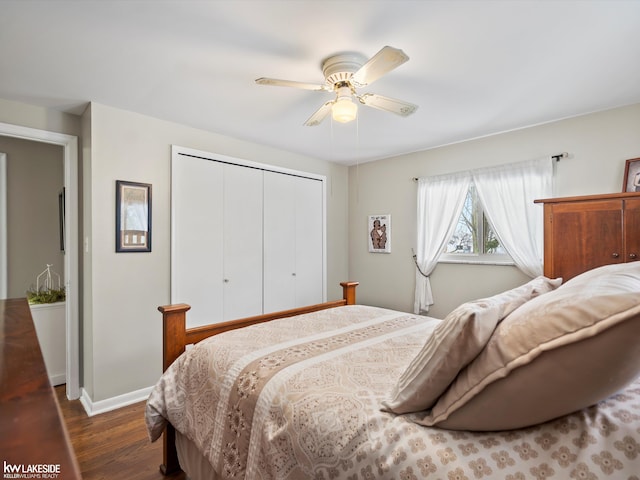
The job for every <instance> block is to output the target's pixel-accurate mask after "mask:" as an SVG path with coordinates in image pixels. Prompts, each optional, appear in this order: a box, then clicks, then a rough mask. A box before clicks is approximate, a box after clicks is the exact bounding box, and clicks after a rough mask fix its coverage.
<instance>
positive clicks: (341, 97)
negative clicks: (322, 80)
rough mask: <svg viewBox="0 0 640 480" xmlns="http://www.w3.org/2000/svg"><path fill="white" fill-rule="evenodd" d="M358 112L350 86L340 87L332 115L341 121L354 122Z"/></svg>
mask: <svg viewBox="0 0 640 480" xmlns="http://www.w3.org/2000/svg"><path fill="white" fill-rule="evenodd" d="M357 114H358V106H357V105H356V104H355V103H354V102H353V99H352V97H351V89H350V88H349V87H346V86H345V87H339V88H338V97H337V98H336V101H335V102H334V104H333V106H332V107H331V117H332V118H333V119H334V120H335V121H336V122H340V123H348V122H352V121H353V120H355V119H356V115H357Z"/></svg>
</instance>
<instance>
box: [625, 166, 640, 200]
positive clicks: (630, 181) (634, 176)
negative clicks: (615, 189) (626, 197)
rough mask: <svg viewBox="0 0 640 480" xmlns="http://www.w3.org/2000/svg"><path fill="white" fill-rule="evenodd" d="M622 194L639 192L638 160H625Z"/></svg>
mask: <svg viewBox="0 0 640 480" xmlns="http://www.w3.org/2000/svg"><path fill="white" fill-rule="evenodd" d="M622 191H623V192H640V158H632V159H631V160H627V164H626V165H625V167H624V183H623V184H622Z"/></svg>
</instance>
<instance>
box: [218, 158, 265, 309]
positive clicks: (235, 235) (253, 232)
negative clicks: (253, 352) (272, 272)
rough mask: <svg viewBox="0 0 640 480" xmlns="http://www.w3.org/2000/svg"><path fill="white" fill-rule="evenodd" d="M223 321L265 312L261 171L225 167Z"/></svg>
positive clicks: (234, 166)
mask: <svg viewBox="0 0 640 480" xmlns="http://www.w3.org/2000/svg"><path fill="white" fill-rule="evenodd" d="M223 216H224V225H223V229H222V230H223V237H224V240H223V245H222V250H223V252H224V258H223V278H222V282H223V289H224V307H223V309H224V312H223V317H224V320H225V321H226V320H233V319H237V318H243V317H249V316H253V315H260V314H261V313H262V170H258V169H255V168H246V167H241V166H237V165H225V166H224V214H223Z"/></svg>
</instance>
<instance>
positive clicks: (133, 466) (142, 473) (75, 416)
mask: <svg viewBox="0 0 640 480" xmlns="http://www.w3.org/2000/svg"><path fill="white" fill-rule="evenodd" d="M55 390H56V395H57V397H58V402H59V403H60V409H61V410H62V414H63V416H64V419H65V423H66V425H67V430H68V431H69V436H70V437H71V443H73V448H74V450H75V454H76V457H77V459H78V464H79V465H80V470H81V472H82V478H83V479H84V480H102V479H104V480H107V479H109V480H111V479H114V478H126V479H128V480H167V479H171V480H184V479H185V476H184V474H179V475H175V476H171V477H165V476H163V475H162V474H161V473H160V471H159V470H158V466H159V465H160V463H161V461H162V441H161V440H158V441H157V442H155V443H151V442H150V441H149V438H148V437H147V430H146V427H145V424H144V407H145V403H144V402H141V403H136V404H134V405H130V406H128V407H124V408H120V409H118V410H114V411H112V412H107V413H102V414H100V415H95V416H93V417H89V416H87V414H86V413H85V411H84V408H83V407H82V404H81V403H80V401H79V400H71V401H69V400H67V398H66V396H65V387H64V385H60V386H58V387H56V388H55Z"/></svg>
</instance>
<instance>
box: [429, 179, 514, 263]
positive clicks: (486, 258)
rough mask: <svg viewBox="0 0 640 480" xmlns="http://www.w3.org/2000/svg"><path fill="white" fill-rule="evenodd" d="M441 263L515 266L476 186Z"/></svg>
mask: <svg viewBox="0 0 640 480" xmlns="http://www.w3.org/2000/svg"><path fill="white" fill-rule="evenodd" d="M440 261H444V262H463V263H509V264H510V263H513V261H512V260H511V257H509V255H508V254H507V252H506V250H505V249H504V247H503V246H502V245H500V241H499V240H498V237H497V236H496V234H495V231H494V230H493V227H492V226H491V224H490V223H489V220H488V219H487V217H486V215H485V214H484V208H483V206H482V203H481V202H480V200H479V198H478V194H477V192H476V189H475V186H474V185H473V183H472V184H471V186H470V187H469V190H468V191H467V196H466V198H465V201H464V205H463V207H462V213H461V214H460V218H459V219H458V223H457V225H456V229H455V231H454V233H453V236H452V237H451V239H450V240H449V243H447V245H446V246H445V250H444V252H443V255H442V256H441V257H440Z"/></svg>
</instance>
